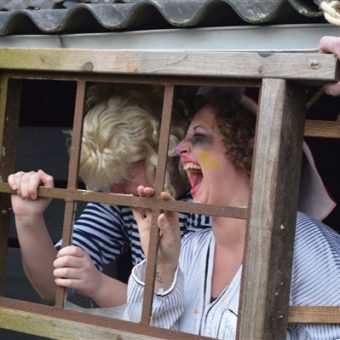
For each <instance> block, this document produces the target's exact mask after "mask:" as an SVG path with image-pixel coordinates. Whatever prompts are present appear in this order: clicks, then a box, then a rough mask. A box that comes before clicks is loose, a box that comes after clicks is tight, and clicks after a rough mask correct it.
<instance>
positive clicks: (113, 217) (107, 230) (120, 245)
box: [55, 196, 211, 270]
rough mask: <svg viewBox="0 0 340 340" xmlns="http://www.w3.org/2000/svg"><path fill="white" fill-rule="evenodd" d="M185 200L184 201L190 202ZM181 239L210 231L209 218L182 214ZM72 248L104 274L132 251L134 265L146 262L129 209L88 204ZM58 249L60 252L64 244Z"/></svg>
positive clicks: (73, 235) (74, 233) (80, 217)
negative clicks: (113, 263) (87, 256)
mask: <svg viewBox="0 0 340 340" xmlns="http://www.w3.org/2000/svg"><path fill="white" fill-rule="evenodd" d="M190 199H191V198H190V196H185V197H184V198H183V200H185V201H188V200H190ZM178 215H179V225H180V229H181V234H182V236H183V235H184V234H186V233H187V232H191V231H196V230H202V229H205V228H210V225H211V222H210V218H209V217H207V216H203V215H198V214H184V213H179V214H178ZM72 244H73V245H75V246H78V247H80V248H82V249H83V250H84V251H85V252H86V253H87V254H89V255H90V257H91V259H92V260H93V262H94V263H95V265H96V266H97V268H98V269H100V270H102V269H103V266H104V265H105V264H108V263H110V262H112V261H114V260H116V259H117V258H118V257H119V256H120V255H122V254H123V253H124V252H126V251H127V250H128V249H131V256H132V264H133V265H136V264H137V263H139V262H140V261H142V260H143V259H144V254H143V250H142V247H141V244H140V238H139V233H138V226H137V223H136V221H135V219H134V217H133V213H132V210H131V208H130V207H124V206H113V205H109V204H102V203H88V204H87V205H86V207H85V209H84V211H83V212H82V214H81V215H80V216H79V218H78V219H77V221H76V222H75V224H74V226H73V233H72ZM55 247H56V248H57V249H58V250H59V249H60V247H61V241H59V242H58V243H57V244H56V245H55Z"/></svg>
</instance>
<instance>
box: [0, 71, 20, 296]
mask: <svg viewBox="0 0 340 340" xmlns="http://www.w3.org/2000/svg"><path fill="white" fill-rule="evenodd" d="M21 90H22V81H21V80H17V79H15V80H14V79H8V77H7V76H4V75H1V77H0V141H1V149H0V176H1V180H2V181H7V177H8V175H9V174H10V173H11V172H13V171H14V166H15V155H16V149H15V148H16V138H17V131H18V121H19V114H20V102H21V101H20V98H21ZM10 206H11V203H10V197H9V195H5V194H2V195H1V196H0V295H3V292H4V285H5V283H4V281H5V266H6V257H7V247H8V236H9V223H10V214H9V211H10Z"/></svg>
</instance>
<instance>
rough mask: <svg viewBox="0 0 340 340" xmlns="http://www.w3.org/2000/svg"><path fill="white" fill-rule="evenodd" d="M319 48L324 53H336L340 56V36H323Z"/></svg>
mask: <svg viewBox="0 0 340 340" xmlns="http://www.w3.org/2000/svg"><path fill="white" fill-rule="evenodd" d="M319 50H320V52H324V53H334V54H336V55H337V56H338V57H340V37H332V36H324V37H322V38H321V39H320V43H319Z"/></svg>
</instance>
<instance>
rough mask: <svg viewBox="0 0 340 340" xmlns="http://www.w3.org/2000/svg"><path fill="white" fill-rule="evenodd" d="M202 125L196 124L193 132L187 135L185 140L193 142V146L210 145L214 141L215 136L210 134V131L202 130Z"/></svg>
mask: <svg viewBox="0 0 340 340" xmlns="http://www.w3.org/2000/svg"><path fill="white" fill-rule="evenodd" d="M201 130H203V128H202V127H200V126H195V127H194V128H193V132H192V133H191V134H189V135H187V136H186V138H185V140H186V141H188V142H190V143H192V145H193V146H202V147H204V146H209V145H212V143H213V136H212V135H210V134H209V133H208V132H206V131H205V129H204V132H202V131H201Z"/></svg>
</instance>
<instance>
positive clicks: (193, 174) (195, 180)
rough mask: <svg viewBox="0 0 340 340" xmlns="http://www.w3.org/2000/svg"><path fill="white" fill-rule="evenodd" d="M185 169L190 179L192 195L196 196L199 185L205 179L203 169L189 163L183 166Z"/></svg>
mask: <svg viewBox="0 0 340 340" xmlns="http://www.w3.org/2000/svg"><path fill="white" fill-rule="evenodd" d="M183 169H184V170H185V171H186V173H187V175H188V178H189V182H190V185H191V191H190V192H191V195H192V196H194V195H195V194H196V193H197V191H198V189H199V185H200V184H201V182H202V179H203V174H202V170H201V167H200V166H199V165H197V164H195V163H191V162H188V163H185V164H184V165H183Z"/></svg>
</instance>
